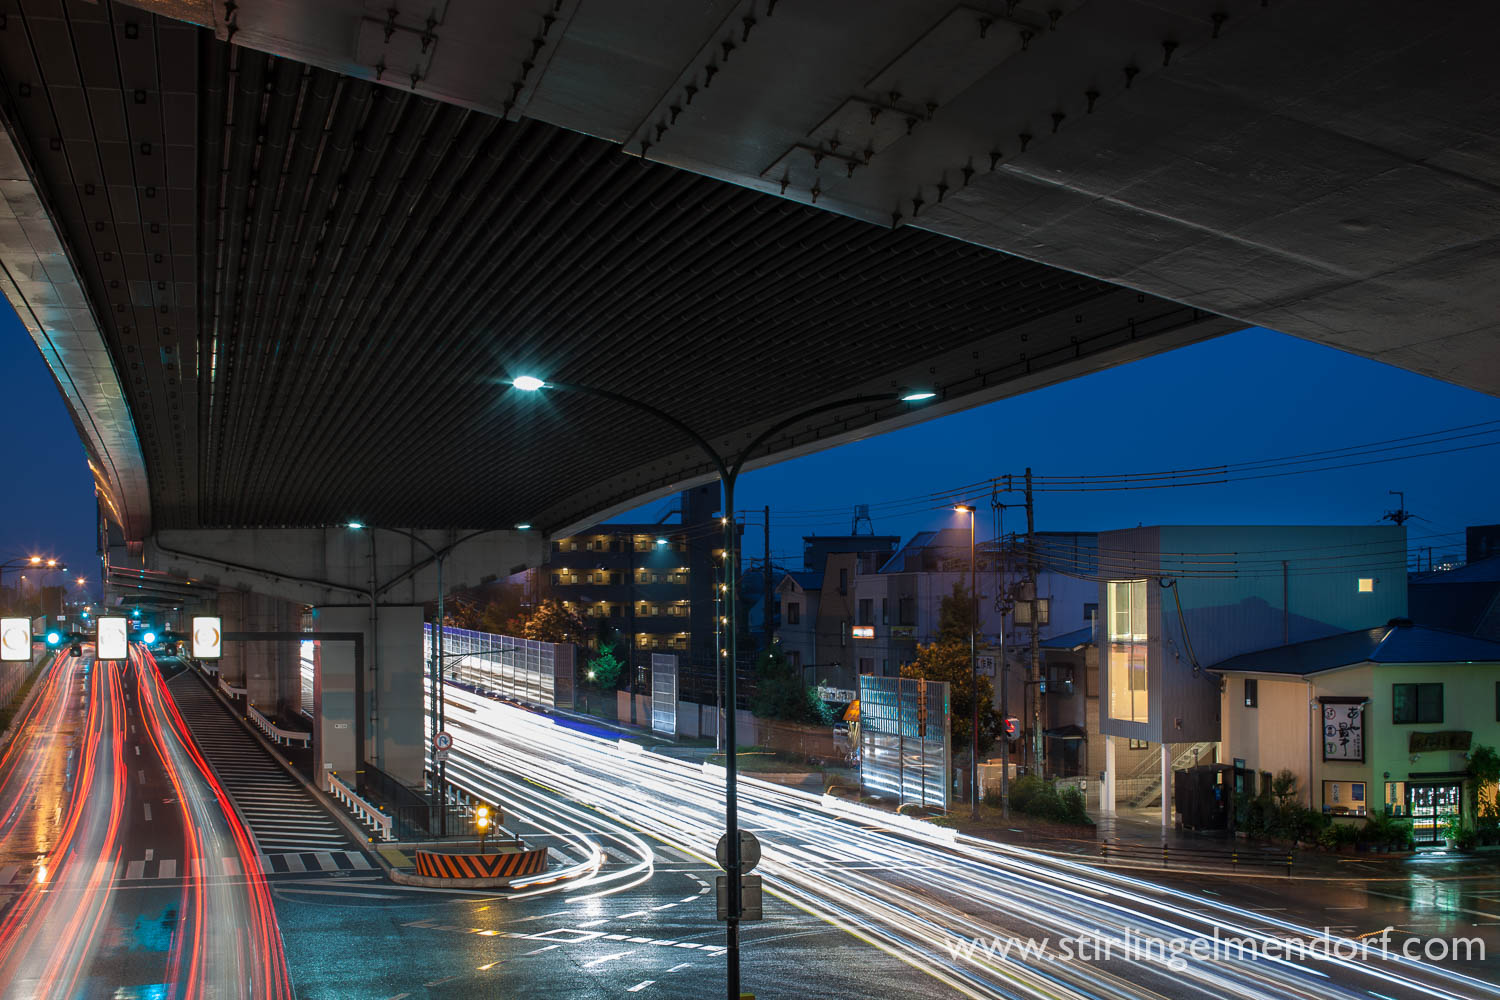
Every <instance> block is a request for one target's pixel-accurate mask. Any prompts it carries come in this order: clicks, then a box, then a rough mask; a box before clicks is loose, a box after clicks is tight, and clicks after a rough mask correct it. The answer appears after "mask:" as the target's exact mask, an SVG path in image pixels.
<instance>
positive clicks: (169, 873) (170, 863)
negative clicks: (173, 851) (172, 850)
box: [156, 858, 177, 878]
mask: <svg viewBox="0 0 1500 1000" xmlns="http://www.w3.org/2000/svg"><path fill="white" fill-rule="evenodd" d="M176 874H177V862H176V861H174V860H172V859H171V858H167V859H166V860H165V861H163V862H162V863H161V865H160V866H159V867H158V869H157V873H156V877H157V878H172V877H174V876H175V875H176Z"/></svg>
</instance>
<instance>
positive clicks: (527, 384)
mask: <svg viewBox="0 0 1500 1000" xmlns="http://www.w3.org/2000/svg"><path fill="white" fill-rule="evenodd" d="M510 384H511V385H513V386H515V387H516V388H517V389H520V390H521V391H522V392H536V391H537V390H538V389H545V388H547V383H546V382H543V381H542V380H541V379H539V378H537V377H536V376H535V375H522V376H520V377H519V378H513V379H511V380H510Z"/></svg>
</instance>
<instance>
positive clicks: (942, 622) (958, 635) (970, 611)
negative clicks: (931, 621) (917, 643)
mask: <svg viewBox="0 0 1500 1000" xmlns="http://www.w3.org/2000/svg"><path fill="white" fill-rule="evenodd" d="M972 593H973V591H971V590H969V588H968V587H966V586H964V584H963V581H961V580H960V581H958V582H956V583H954V584H953V593H951V594H949V595H948V596H947V597H945V598H943V600H942V603H941V604H939V605H938V642H942V643H962V644H963V645H964V647H965V648H967V647H968V645H969V630H970V629H972V628H974V610H975V609H974V599H973V597H972V596H971V595H972Z"/></svg>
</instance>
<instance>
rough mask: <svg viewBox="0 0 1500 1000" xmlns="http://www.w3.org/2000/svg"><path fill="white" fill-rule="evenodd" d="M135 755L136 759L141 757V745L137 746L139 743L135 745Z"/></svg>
mask: <svg viewBox="0 0 1500 1000" xmlns="http://www.w3.org/2000/svg"><path fill="white" fill-rule="evenodd" d="M135 755H136V756H137V757H139V756H140V755H141V745H140V744H139V743H137V744H136V745H135Z"/></svg>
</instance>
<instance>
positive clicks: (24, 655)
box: [0, 618, 31, 662]
mask: <svg viewBox="0 0 1500 1000" xmlns="http://www.w3.org/2000/svg"><path fill="white" fill-rule="evenodd" d="M30 659H31V620H30V619H28V618H4V619H0V660H5V661H7V662H9V661H21V660H30Z"/></svg>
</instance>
